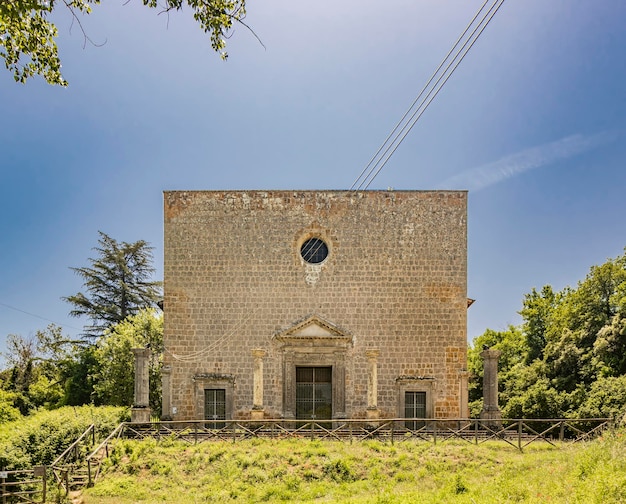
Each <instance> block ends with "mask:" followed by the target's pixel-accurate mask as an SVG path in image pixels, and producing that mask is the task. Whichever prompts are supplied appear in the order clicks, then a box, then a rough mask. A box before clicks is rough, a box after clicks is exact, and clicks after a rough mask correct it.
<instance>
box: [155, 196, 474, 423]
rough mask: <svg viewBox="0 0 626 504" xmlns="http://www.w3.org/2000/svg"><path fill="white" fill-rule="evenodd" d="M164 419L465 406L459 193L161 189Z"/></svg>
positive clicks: (384, 414)
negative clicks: (163, 266)
mask: <svg viewBox="0 0 626 504" xmlns="http://www.w3.org/2000/svg"><path fill="white" fill-rule="evenodd" d="M164 212H165V228H164V240H165V247H164V253H165V268H164V313H165V321H164V324H165V326H164V340H165V347H166V353H165V358H164V373H163V417H164V418H167V419H174V420H187V419H212V420H221V419H231V418H233V419H240V418H241V419H245V418H287V419H298V418H302V419H310V418H315V419H318V420H322V419H330V418H333V419H339V418H466V417H467V416H468V415H469V412H468V408H467V370H466V346H467V340H466V332H467V329H466V312H467V293H466V290H467V221H466V216H467V193H466V192H465V191H364V192H352V191H166V192H165V193H164Z"/></svg>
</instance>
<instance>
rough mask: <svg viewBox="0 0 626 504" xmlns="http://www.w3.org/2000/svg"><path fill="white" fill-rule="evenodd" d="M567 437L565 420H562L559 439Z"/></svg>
mask: <svg viewBox="0 0 626 504" xmlns="http://www.w3.org/2000/svg"><path fill="white" fill-rule="evenodd" d="M564 439H565V422H561V425H560V429H559V441H563V440H564Z"/></svg>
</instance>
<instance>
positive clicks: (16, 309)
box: [0, 302, 82, 331]
mask: <svg viewBox="0 0 626 504" xmlns="http://www.w3.org/2000/svg"><path fill="white" fill-rule="evenodd" d="M0 306H4V307H5V308H9V309H10V310H15V311H17V312H20V313H24V314H25V315H30V316H31V317H35V318H38V319H41V320H45V321H46V322H52V323H53V324H55V325H58V326H60V327H67V328H69V329H75V330H76V331H81V330H82V329H79V328H78V327H72V326H71V325H67V324H60V323H58V322H55V321H54V320H50V319H49V318H45V317H41V316H39V315H35V314H34V313H30V312H27V311H24V310H20V309H19V308H15V306H10V305H8V304H6V303H2V302H0Z"/></svg>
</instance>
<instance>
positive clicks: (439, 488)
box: [83, 431, 626, 504]
mask: <svg viewBox="0 0 626 504" xmlns="http://www.w3.org/2000/svg"><path fill="white" fill-rule="evenodd" d="M625 440H626V438H625V437H624V432H622V431H618V432H615V433H610V434H607V435H605V437H603V438H602V439H600V440H596V441H594V442H591V443H588V444H576V445H568V446H564V447H562V448H558V449H555V448H552V447H550V446H549V445H547V444H546V445H541V444H537V445H530V446H529V447H528V448H527V449H526V450H525V452H524V453H520V452H519V451H518V450H516V449H515V448H512V447H510V446H509V445H506V444H504V443H498V442H489V443H486V444H482V445H478V446H475V445H470V444H468V443H466V442H464V441H448V442H445V443H442V444H437V445H433V444H431V443H427V442H423V441H415V440H412V441H405V442H402V443H396V444H394V445H392V444H390V443H384V442H379V441H365V442H359V443H353V444H348V443H344V442H334V441H321V440H304V439H301V440H282V441H275V440H248V441H243V442H237V443H230V442H226V441H224V442H206V443H200V444H198V445H194V446H190V445H188V444H185V443H183V442H180V441H167V440H165V441H161V442H156V441H154V440H146V441H130V440H122V441H119V442H118V445H117V447H116V450H115V453H114V454H113V456H112V457H111V458H110V459H109V460H108V461H107V463H106V468H105V473H104V477H103V478H102V479H101V480H99V481H98V483H97V484H96V486H95V487H93V488H90V489H87V490H85V492H84V494H83V499H84V502H85V503H86V504H109V503H116V504H117V503H120V504H124V503H139V502H141V503H146V504H148V503H157V502H159V503H178V502H183V501H184V502H188V503H200V502H309V501H315V502H346V503H354V504H359V503H389V504H391V503H406V502H429V503H431V502H432V503H438V502H454V503H476V502H480V503H505V502H537V503H538V502H570V503H585V504H587V503H603V504H606V503H618V502H624V501H626V441H625Z"/></svg>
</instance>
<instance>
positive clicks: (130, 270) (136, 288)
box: [63, 231, 161, 337]
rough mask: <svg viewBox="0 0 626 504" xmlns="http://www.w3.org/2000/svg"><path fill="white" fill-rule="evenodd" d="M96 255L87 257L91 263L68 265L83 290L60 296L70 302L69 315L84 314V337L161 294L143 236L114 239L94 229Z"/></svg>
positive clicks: (154, 301) (153, 304) (150, 303)
mask: <svg viewBox="0 0 626 504" xmlns="http://www.w3.org/2000/svg"><path fill="white" fill-rule="evenodd" d="M98 233H99V234H100V239H99V240H98V243H99V246H98V247H95V248H94V250H96V251H97V252H98V257H97V258H95V259H94V258H90V259H89V261H90V263H91V267H84V268H71V269H72V270H73V271H74V272H76V273H77V274H78V275H79V276H81V277H82V278H83V279H84V281H85V283H84V285H85V288H86V290H87V294H83V293H82V292H79V293H78V294H75V295H73V296H69V297H65V298H63V299H64V300H65V301H67V302H68V303H70V304H72V305H73V306H74V309H73V310H72V311H70V315H71V316H73V317H80V316H87V317H89V318H90V319H91V325H89V326H85V335H86V336H88V337H99V336H102V334H103V333H104V331H105V330H106V329H107V328H109V327H111V326H113V325H115V324H119V323H120V322H122V321H123V320H124V319H125V318H126V317H128V316H129V315H134V314H136V313H137V312H139V310H141V309H142V308H149V307H156V304H157V301H158V300H159V299H160V298H161V282H155V281H151V280H150V279H151V277H152V275H153V273H154V271H155V270H154V267H153V266H152V247H150V246H149V245H148V243H147V242H145V241H143V240H139V241H136V242H134V243H126V242H121V243H118V242H117V241H116V240H114V239H113V238H111V237H109V236H108V235H106V234H105V233H103V232H102V231H98Z"/></svg>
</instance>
